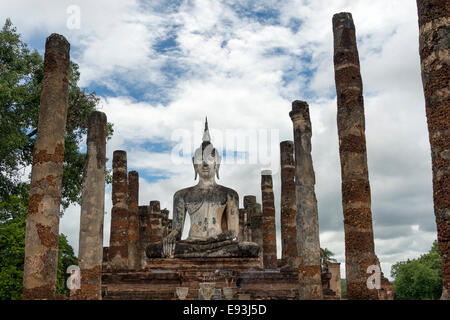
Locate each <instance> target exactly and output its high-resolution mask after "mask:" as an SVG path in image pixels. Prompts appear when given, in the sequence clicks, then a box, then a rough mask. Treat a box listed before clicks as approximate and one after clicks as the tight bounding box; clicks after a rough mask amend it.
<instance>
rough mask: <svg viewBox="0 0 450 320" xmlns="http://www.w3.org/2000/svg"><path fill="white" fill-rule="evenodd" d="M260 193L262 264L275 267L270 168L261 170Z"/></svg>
mask: <svg viewBox="0 0 450 320" xmlns="http://www.w3.org/2000/svg"><path fill="white" fill-rule="evenodd" d="M261 195H262V212H263V213H262V216H263V264H264V268H266V269H276V268H277V240H276V238H277V237H276V228H275V204H274V196H273V182H272V171H271V170H263V171H262V172H261Z"/></svg>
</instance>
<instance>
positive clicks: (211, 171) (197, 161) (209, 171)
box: [192, 118, 222, 182]
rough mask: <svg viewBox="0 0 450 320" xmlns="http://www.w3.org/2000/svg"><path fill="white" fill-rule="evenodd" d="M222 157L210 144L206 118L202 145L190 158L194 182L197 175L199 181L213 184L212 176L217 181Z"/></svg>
mask: <svg viewBox="0 0 450 320" xmlns="http://www.w3.org/2000/svg"><path fill="white" fill-rule="evenodd" d="M221 160H222V157H221V156H219V153H218V152H217V149H216V148H214V146H213V145H212V143H211V137H210V135H209V129H208V118H206V121H205V130H204V132H203V138H202V144H201V146H200V147H199V148H197V149H196V150H195V153H194V156H193V157H192V163H193V165H194V171H195V178H194V179H195V180H197V175H198V176H200V181H202V180H211V182H214V181H215V180H214V175H216V176H217V179H219V168H220V162H221Z"/></svg>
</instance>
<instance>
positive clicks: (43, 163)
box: [22, 33, 70, 299]
mask: <svg viewBox="0 0 450 320" xmlns="http://www.w3.org/2000/svg"><path fill="white" fill-rule="evenodd" d="M69 51H70V44H69V42H67V40H66V39H65V38H64V37H63V36H61V35H59V34H55V33H53V34H52V35H50V36H49V37H48V38H47V40H46V42H45V57H44V79H43V80H42V91H41V103H40V108H39V121H38V134H37V137H36V142H35V144H34V149H33V167H32V170H31V186H30V198H29V202H28V215H27V222H26V233H25V262H24V274H23V296H22V297H23V299H54V298H55V292H56V274H57V268H58V236H59V213H60V211H59V210H60V203H61V189H62V175H63V160H64V134H65V131H66V118H67V103H68V77H69V69H70V55H69Z"/></svg>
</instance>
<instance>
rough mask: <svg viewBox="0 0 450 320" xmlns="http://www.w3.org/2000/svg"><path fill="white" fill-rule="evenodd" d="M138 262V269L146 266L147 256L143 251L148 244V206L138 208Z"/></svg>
mask: <svg viewBox="0 0 450 320" xmlns="http://www.w3.org/2000/svg"><path fill="white" fill-rule="evenodd" d="M138 211H139V244H138V248H139V261H140V268H141V269H143V268H144V267H145V265H146V261H147V256H146V254H145V249H146V248H147V246H148V245H149V244H150V231H151V230H150V208H149V206H139V207H138Z"/></svg>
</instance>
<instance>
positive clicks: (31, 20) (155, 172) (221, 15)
mask: <svg viewBox="0 0 450 320" xmlns="http://www.w3.org/2000/svg"><path fill="white" fill-rule="evenodd" d="M416 10H417V9H416V3H415V1H412V0H378V1H371V0H360V1H358V0H352V1H346V0H314V1H308V0H286V1H275V0H265V1H263V0H261V1H238V0H234V1H233V0H222V1H217V0H190V1H175V0H172V1H138V0H130V1H112V0H96V1H87V0H86V1H84V0H83V1H76V0H70V1H66V0H57V1H56V0H54V1H32V0H29V1H26V0H16V1H7V0H1V10H0V18H1V20H2V21H4V20H5V19H6V18H7V17H10V18H11V20H12V22H13V24H14V25H15V26H16V27H17V28H18V31H19V32H20V33H21V34H22V37H23V40H24V41H26V42H27V43H28V44H29V46H30V47H31V48H35V49H37V50H38V51H39V52H40V53H41V54H43V53H44V44H45V38H46V37H47V36H48V35H49V34H51V33H53V32H56V33H60V34H63V35H64V36H66V37H67V39H68V40H69V42H70V43H71V58H72V59H73V60H74V61H75V62H76V63H78V64H79V66H80V70H81V82H80V85H81V86H82V87H85V88H87V90H89V91H95V92H96V93H97V95H98V96H100V97H101V103H100V106H99V107H100V109H101V111H104V112H105V113H106V114H107V117H108V120H109V121H110V122H112V123H114V128H115V133H114V136H113V138H112V139H111V140H110V141H109V142H108V144H107V157H109V159H112V153H113V151H114V150H118V149H121V150H126V151H127V153H128V169H129V170H137V171H138V172H139V175H140V181H139V182H140V199H139V203H140V205H145V204H148V203H149V201H150V200H160V201H161V207H163V208H164V207H167V208H168V209H169V210H171V209H172V196H173V194H174V192H175V191H176V190H178V189H181V188H184V187H187V186H191V185H193V184H194V183H195V182H194V172H193V168H192V164H191V163H190V160H189V157H190V152H191V151H193V148H196V147H197V146H198V145H199V143H200V141H201V136H202V126H203V122H204V118H205V116H208V122H209V125H210V129H211V130H210V131H211V136H212V142H213V143H214V145H215V146H216V147H218V148H219V150H220V152H221V154H222V155H224V164H223V165H222V166H221V172H220V180H219V181H218V182H219V183H220V184H223V185H225V186H228V187H231V188H233V189H235V190H236V191H237V192H238V193H239V196H240V202H241V203H240V204H241V206H242V198H243V196H244V195H247V194H252V195H256V196H257V200H258V202H260V201H261V190H260V171H261V170H263V169H271V170H272V171H273V173H274V175H273V179H274V190H275V202H276V210H277V212H276V215H277V227H278V231H279V214H280V210H279V207H280V205H279V204H280V174H279V142H280V141H283V140H292V139H293V135H292V123H291V120H290V118H289V115H288V113H289V111H290V109H291V102H292V101H293V100H297V99H300V100H306V101H308V103H309V105H310V112H311V121H312V126H313V137H312V146H313V150H312V156H313V161H314V169H315V172H316V194H317V199H318V207H319V220H320V241H321V247H326V248H328V249H330V250H331V251H333V252H334V253H335V256H336V258H337V259H338V260H339V261H340V262H341V263H342V269H341V270H342V276H343V277H345V272H344V262H345V255H344V228H343V215H342V206H341V193H340V190H341V189H340V188H341V181H340V163H339V151H338V136H337V125H336V95H335V87H334V71H333V57H332V55H333V38H332V24H331V19H332V16H333V14H334V13H338V12H342V11H348V12H351V13H352V14H353V19H354V22H355V25H356V33H357V40H358V48H359V54H360V59H361V73H362V78H363V84H364V97H365V116H366V136H367V150H368V165H369V175H370V183H371V190H372V211H373V224H374V233H375V245H376V253H377V255H378V257H379V259H380V261H381V264H382V269H383V271H384V273H385V274H386V275H387V276H390V269H391V265H392V264H393V263H395V262H397V261H400V260H406V259H407V258H414V257H418V256H419V255H420V254H423V253H425V252H427V251H428V250H429V248H430V247H431V244H432V242H433V240H434V239H436V225H435V221H434V215H433V202H432V184H431V159H430V150H429V143H428V132H427V127H426V117H425V107H424V98H423V91H422V84H421V78H420V64H419V54H418V24H417V11H416ZM78 13H79V18H80V19H78ZM237 137H244V138H247V139H248V141H247V143H246V142H245V140H242V138H241V139H239V138H237ZM80 148H85V146H84V144H81V145H80ZM107 166H108V167H111V161H109V162H108V164H107ZM105 200H106V211H107V214H106V216H105V245H108V242H109V228H110V217H111V214H110V210H111V206H112V203H111V187H110V186H109V187H107V194H106V197H105ZM79 213H80V208H79V207H78V206H73V207H70V208H69V210H68V211H67V212H66V213H65V215H64V217H63V218H62V220H61V225H60V231H61V232H62V233H64V234H66V235H67V236H68V238H69V241H70V243H71V244H72V246H73V247H74V248H75V250H76V251H77V250H78V232H79ZM279 237H280V235H279V232H278V238H279ZM278 245H279V246H280V239H278ZM279 251H280V250H279Z"/></svg>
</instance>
